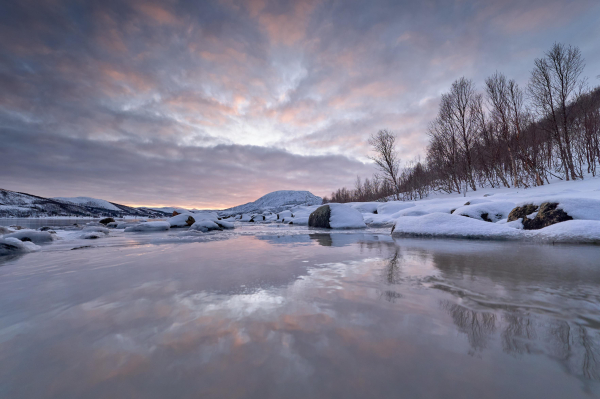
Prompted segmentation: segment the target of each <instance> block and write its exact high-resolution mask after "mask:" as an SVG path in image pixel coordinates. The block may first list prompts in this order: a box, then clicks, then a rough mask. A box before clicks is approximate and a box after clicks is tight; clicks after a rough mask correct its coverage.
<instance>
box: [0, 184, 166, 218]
mask: <svg viewBox="0 0 600 399" xmlns="http://www.w3.org/2000/svg"><path fill="white" fill-rule="evenodd" d="M32 216H34V217H47V216H87V217H101V216H112V217H122V216H140V217H153V216H156V217H163V216H168V214H166V213H165V212H160V211H156V210H150V209H146V208H132V207H129V206H126V205H120V204H115V203H113V202H108V201H105V200H102V199H96V198H89V197H74V198H44V197H39V196H37V195H31V194H27V193H20V192H16V191H10V190H4V189H0V217H32Z"/></svg>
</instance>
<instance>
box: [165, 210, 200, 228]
mask: <svg viewBox="0 0 600 399" xmlns="http://www.w3.org/2000/svg"><path fill="white" fill-rule="evenodd" d="M168 222H169V223H170V224H171V227H188V226H191V225H193V224H194V223H195V222H196V219H194V217H193V216H191V215H188V214H181V213H180V214H179V215H176V216H173V217H172V218H170V219H169V220H168Z"/></svg>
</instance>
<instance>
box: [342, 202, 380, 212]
mask: <svg viewBox="0 0 600 399" xmlns="http://www.w3.org/2000/svg"><path fill="white" fill-rule="evenodd" d="M346 205H349V206H350V207H351V208H354V209H356V210H357V211H359V212H360V213H375V212H377V208H378V207H379V206H380V205H381V202H349V203H347V204H346Z"/></svg>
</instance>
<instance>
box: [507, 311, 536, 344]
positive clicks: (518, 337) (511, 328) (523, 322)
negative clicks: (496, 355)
mask: <svg viewBox="0 0 600 399" xmlns="http://www.w3.org/2000/svg"><path fill="white" fill-rule="evenodd" d="M502 319H503V321H504V322H505V323H506V327H505V328H504V330H503V331H502V334H501V336H502V349H503V350H504V352H506V353H510V354H523V353H528V354H529V353H531V347H530V341H532V340H535V338H536V332H535V326H534V324H533V323H532V321H531V319H530V318H529V317H526V316H524V315H521V314H517V313H506V314H504V315H503V316H502Z"/></svg>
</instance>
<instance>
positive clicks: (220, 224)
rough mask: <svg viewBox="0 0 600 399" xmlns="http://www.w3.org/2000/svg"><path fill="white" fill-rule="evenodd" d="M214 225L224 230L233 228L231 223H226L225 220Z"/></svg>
mask: <svg viewBox="0 0 600 399" xmlns="http://www.w3.org/2000/svg"><path fill="white" fill-rule="evenodd" d="M215 223H216V224H217V225H219V226H220V227H221V228H223V229H226V230H232V229H233V228H235V225H234V224H233V223H231V222H228V221H226V220H216V221H215Z"/></svg>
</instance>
